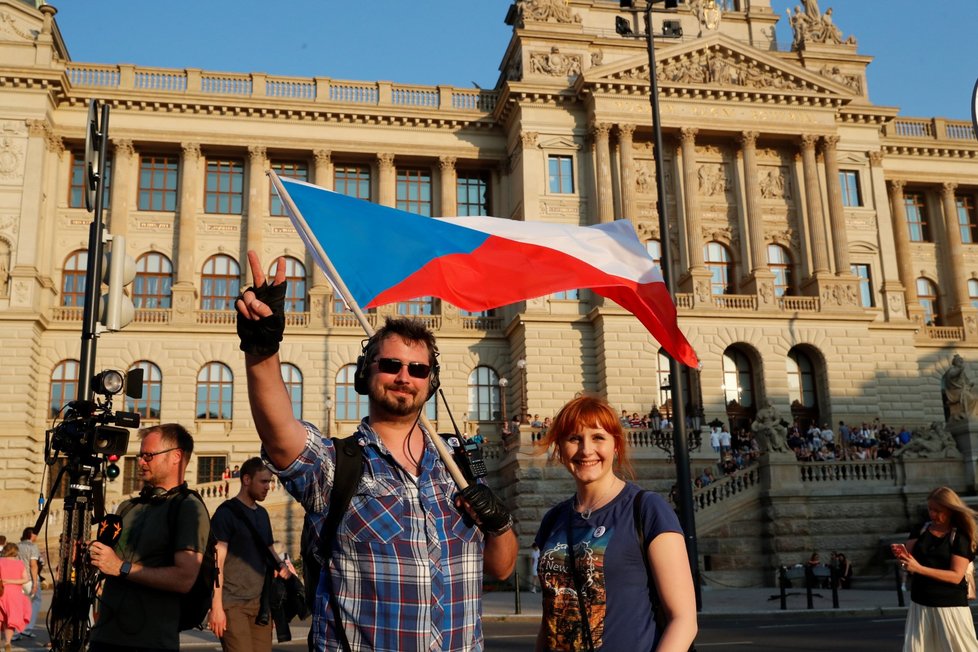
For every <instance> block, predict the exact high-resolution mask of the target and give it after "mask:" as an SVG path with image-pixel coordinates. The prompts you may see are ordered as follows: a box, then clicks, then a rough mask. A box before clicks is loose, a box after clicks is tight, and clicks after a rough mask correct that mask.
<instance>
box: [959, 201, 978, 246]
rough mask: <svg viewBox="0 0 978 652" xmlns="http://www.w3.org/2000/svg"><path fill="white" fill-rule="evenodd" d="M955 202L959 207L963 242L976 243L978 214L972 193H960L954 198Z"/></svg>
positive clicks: (977, 238) (977, 239)
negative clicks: (977, 213)
mask: <svg viewBox="0 0 978 652" xmlns="http://www.w3.org/2000/svg"><path fill="white" fill-rule="evenodd" d="M954 203H955V204H956V205H957V208H958V225H959V226H960V228H961V242H963V243H964V244H974V243H975V242H976V241H978V215H976V214H975V199H974V197H972V196H971V195H958V196H957V197H955V198H954Z"/></svg>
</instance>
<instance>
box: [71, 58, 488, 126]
mask: <svg viewBox="0 0 978 652" xmlns="http://www.w3.org/2000/svg"><path fill="white" fill-rule="evenodd" d="M65 72H66V73H67V75H68V80H69V82H70V83H71V85H72V86H77V87H80V88H95V89H100V90H101V89H119V90H133V91H140V92H142V93H146V92H154V93H162V94H173V95H189V94H194V95H213V96H219V97H227V96H237V97H248V98H262V97H269V98H275V99H278V100H293V101H297V102H307V103H314V104H319V105H321V104H365V105H370V106H395V107H422V108H431V109H438V110H439V111H456V112H458V111H466V112H471V113H491V112H492V111H493V110H494V109H495V108H496V101H497V98H498V93H497V92H496V91H490V90H482V89H479V88H454V87H450V86H418V85H412V84H391V83H390V82H360V81H343V80H333V79H329V78H326V77H313V78H308V77H282V76H269V75H264V74H259V73H223V72H210V71H206V70H196V69H187V70H176V69H168V68H145V67H137V66H133V65H130V64H123V65H103V64H97V63H81V62H75V61H72V62H69V63H68V64H67V65H66V68H65Z"/></svg>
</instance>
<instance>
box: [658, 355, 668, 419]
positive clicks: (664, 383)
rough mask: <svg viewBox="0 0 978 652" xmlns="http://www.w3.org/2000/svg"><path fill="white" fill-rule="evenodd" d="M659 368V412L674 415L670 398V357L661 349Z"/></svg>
mask: <svg viewBox="0 0 978 652" xmlns="http://www.w3.org/2000/svg"><path fill="white" fill-rule="evenodd" d="M658 360H659V370H658V371H657V372H656V378H657V379H658V381H659V412H662V413H663V414H664V415H666V416H669V417H671V416H672V401H671V400H670V394H669V357H668V356H667V355H666V354H665V353H663V352H662V351H661V350H660V351H659V357H658Z"/></svg>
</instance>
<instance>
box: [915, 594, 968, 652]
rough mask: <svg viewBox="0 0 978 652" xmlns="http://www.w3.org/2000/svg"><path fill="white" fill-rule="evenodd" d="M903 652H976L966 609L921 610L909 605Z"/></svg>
mask: <svg viewBox="0 0 978 652" xmlns="http://www.w3.org/2000/svg"><path fill="white" fill-rule="evenodd" d="M903 652H978V638H976V636H975V622H974V620H973V619H972V617H971V609H970V608H969V607H925V606H923V605H919V604H917V603H916V602H911V603H910V609H909V610H908V611H907V625H906V628H905V629H904V633H903Z"/></svg>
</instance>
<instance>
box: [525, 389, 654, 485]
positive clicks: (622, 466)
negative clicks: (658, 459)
mask: <svg viewBox="0 0 978 652" xmlns="http://www.w3.org/2000/svg"><path fill="white" fill-rule="evenodd" d="M590 427H597V428H601V429H602V430H604V431H605V432H606V433H608V434H609V435H611V437H612V438H613V439H614V441H615V470H616V471H621V472H624V473H626V474H627V475H628V476H629V477H630V478H634V477H635V472H634V470H633V469H632V465H631V462H629V460H628V448H627V442H626V441H625V431H624V429H623V428H622V427H621V421H620V420H619V419H618V414H617V412H615V409H614V408H612V407H611V405H610V404H609V403H608V401H606V400H604V399H603V398H598V397H596V396H578V397H576V398H574V399H571V400H570V401H569V402H568V403H567V404H566V405H564V407H562V408H560V412H558V413H557V416H556V417H554V421H553V424H551V426H550V428H548V429H547V432H546V433H544V436H543V437H542V438H541V439H540V442H539V443H538V444H537V445H538V446H539V447H540V448H541V449H543V450H549V449H550V448H551V446H552V447H553V449H554V458H556V460H557V461H558V462H560V463H561V464H566V463H567V461H566V460H564V459H563V458H562V457H561V454H560V444H561V443H562V442H563V441H564V440H565V439H567V438H568V437H570V436H571V435H573V434H574V433H578V432H580V431H582V430H583V429H584V428H590Z"/></svg>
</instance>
